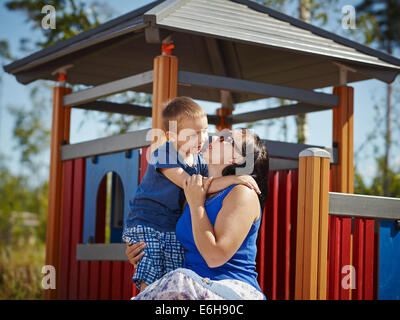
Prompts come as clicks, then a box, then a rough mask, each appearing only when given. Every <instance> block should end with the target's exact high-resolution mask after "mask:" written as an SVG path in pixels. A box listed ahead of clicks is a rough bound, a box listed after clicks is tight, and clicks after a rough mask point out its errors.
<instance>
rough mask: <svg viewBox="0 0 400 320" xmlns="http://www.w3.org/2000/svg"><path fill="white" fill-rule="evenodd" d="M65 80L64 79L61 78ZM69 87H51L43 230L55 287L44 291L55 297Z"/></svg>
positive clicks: (67, 140) (47, 257) (47, 259)
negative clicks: (65, 101)
mask: <svg viewBox="0 0 400 320" xmlns="http://www.w3.org/2000/svg"><path fill="white" fill-rule="evenodd" d="M63 81H64V80H63ZM71 91H72V90H71V89H70V88H65V87H64V86H58V87H55V88H54V89H53V111H52V112H53V114H52V125H51V141H50V151H51V154H50V176H49V195H48V214H47V226H46V228H47V230H46V265H51V266H54V268H55V270H56V289H48V290H45V298H46V299H57V298H58V284H59V281H58V280H59V279H60V274H59V270H60V268H59V259H60V257H59V255H60V245H61V244H60V241H61V238H60V234H61V221H62V220H61V218H62V215H61V211H62V205H61V204H62V190H63V170H62V162H61V154H60V147H61V145H62V144H63V143H68V142H69V127H70V114H71V109H70V108H65V107H63V106H62V98H63V96H64V95H66V94H69V93H71Z"/></svg>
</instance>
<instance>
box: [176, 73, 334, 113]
mask: <svg viewBox="0 0 400 320" xmlns="http://www.w3.org/2000/svg"><path fill="white" fill-rule="evenodd" d="M178 82H179V83H180V84H191V85H197V86H203V87H206V88H217V89H220V90H228V91H234V92H246V93H253V94H258V95H260V96H264V97H276V98H282V99H289V100H296V101H302V102H306V103H312V104H316V105H322V106H336V105H337V104H338V97H337V96H336V95H335V94H327V93H322V92H315V91H312V90H305V89H298V88H293V87H285V86H280V85H273V84H269V83H264V82H256V81H249V80H242V79H236V78H228V77H222V76H216V75H209V74H202V73H195V72H188V71H179V73H178Z"/></svg>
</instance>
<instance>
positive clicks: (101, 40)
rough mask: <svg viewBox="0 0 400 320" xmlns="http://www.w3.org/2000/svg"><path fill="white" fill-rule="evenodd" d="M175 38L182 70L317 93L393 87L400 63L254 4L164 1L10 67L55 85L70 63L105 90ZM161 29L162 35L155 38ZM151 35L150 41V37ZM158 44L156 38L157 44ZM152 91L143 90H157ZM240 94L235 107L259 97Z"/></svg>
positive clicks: (72, 77) (203, 95) (211, 95)
mask: <svg viewBox="0 0 400 320" xmlns="http://www.w3.org/2000/svg"><path fill="white" fill-rule="evenodd" d="M146 29H147V31H149V30H150V31H151V30H152V31H153V35H154V34H155V35H157V34H160V35H161V38H163V37H164V36H166V35H170V34H171V35H172V39H173V41H174V43H175V46H176V48H175V49H174V51H173V54H174V55H176V56H177V57H178V58H179V69H180V70H185V71H193V72H201V73H208V74H216V75H224V76H229V77H235V78H240V79H246V80H253V81H261V82H267V83H271V84H280V85H285V86H291V87H297V88H307V89H315V88H321V87H327V86H332V85H337V84H338V83H339V66H338V63H339V64H341V65H344V66H346V67H348V68H349V70H351V72H349V73H348V82H354V81H360V80H365V79H371V78H376V79H379V80H382V81H385V82H392V81H393V80H394V78H395V77H396V75H397V74H398V73H399V71H400V59H397V58H395V57H392V56H390V55H387V54H385V53H383V52H380V51H377V50H374V49H372V48H369V47H367V46H364V45H361V44H359V43H356V42H354V41H350V40H348V39H346V38H343V37H340V36H338V35H336V34H334V33H331V32H327V31H325V30H323V29H321V28H318V27H315V26H312V25H311V24H307V23H304V22H302V21H300V20H298V19H295V18H293V17H290V16H287V15H284V14H282V13H280V12H278V11H275V10H272V9H270V8H267V7H264V6H262V5H259V4H257V3H255V2H253V1H248V0H166V1H163V0H160V1H156V2H153V3H151V4H149V5H147V6H144V7H142V8H140V9H138V10H135V11H132V12H130V13H128V14H125V15H123V16H121V17H118V18H116V19H113V20H111V21H109V22H107V23H104V24H103V25H101V26H99V27H96V28H93V29H91V30H88V31H85V32H82V33H81V34H79V35H77V36H74V37H72V38H70V39H68V40H64V41H60V42H59V43H57V44H55V45H53V46H50V47H48V48H46V49H43V50H41V51H39V52H36V53H34V54H32V55H30V56H28V57H26V58H23V59H20V60H18V61H15V62H13V63H11V64H9V65H7V66H5V67H4V70H5V71H6V72H8V73H11V74H14V75H15V76H16V77H17V79H18V81H20V82H21V83H24V84H27V83H30V82H32V81H34V80H36V79H54V80H55V76H52V75H51V72H52V71H54V70H55V69H57V68H58V67H61V66H63V65H67V64H73V65H74V67H73V68H72V69H70V70H69V71H68V81H69V82H70V83H73V84H75V83H76V84H85V85H98V84H101V83H105V82H109V81H112V80H117V79H120V78H123V77H126V76H130V75H133V74H137V73H141V72H145V71H148V70H151V69H152V68H153V66H152V63H153V58H154V57H155V56H157V55H159V54H160V44H159V43H158V44H153V43H150V42H151V41H150V40H151V39H150V37H149V32H145V30H146ZM154 30H155V32H156V33H154ZM146 33H147V35H146ZM153 40H154V39H153ZM151 90H152V88H151V85H149V86H146V87H143V88H141V91H143V92H151ZM179 90H180V92H179V94H185V95H190V96H192V97H194V98H198V99H204V100H210V101H220V95H219V92H218V91H217V90H213V89H204V88H202V89H201V90H199V89H198V88H197V89H196V88H190V87H180V89H179ZM256 98H258V97H256V96H252V95H247V94H235V102H242V101H247V100H252V99H256Z"/></svg>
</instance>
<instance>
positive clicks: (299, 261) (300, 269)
mask: <svg viewBox="0 0 400 320" xmlns="http://www.w3.org/2000/svg"><path fill="white" fill-rule="evenodd" d="M299 159H300V160H299V189H298V190H299V191H298V207H297V241H296V279H295V299H296V300H315V299H319V300H325V299H326V283H327V255H328V210H329V165H330V154H329V152H327V151H326V150H323V149H318V148H309V149H306V150H304V151H302V152H301V153H300V155H299Z"/></svg>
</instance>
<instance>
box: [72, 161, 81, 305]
mask: <svg viewBox="0 0 400 320" xmlns="http://www.w3.org/2000/svg"><path fill="white" fill-rule="evenodd" d="M84 186H85V159H77V160H74V189H73V192H74V194H73V207H72V208H73V209H72V210H73V215H72V225H73V228H72V233H71V264H70V265H71V267H70V270H69V272H70V275H69V279H70V280H69V281H70V290H69V292H68V299H72V300H76V299H78V297H79V295H78V289H79V283H78V282H79V262H78V261H77V260H76V246H77V244H78V243H80V242H82V227H83V199H84V188H85V187H84Z"/></svg>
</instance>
